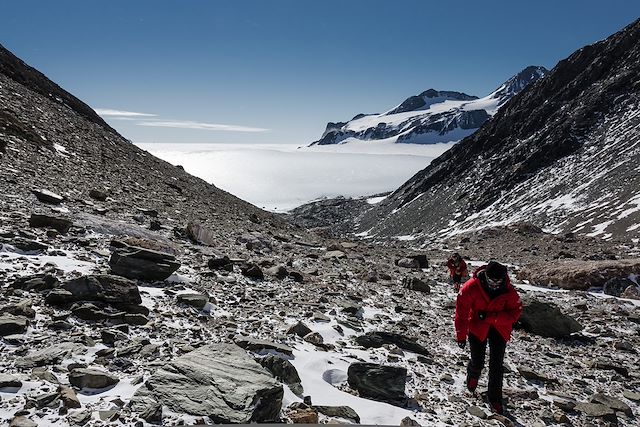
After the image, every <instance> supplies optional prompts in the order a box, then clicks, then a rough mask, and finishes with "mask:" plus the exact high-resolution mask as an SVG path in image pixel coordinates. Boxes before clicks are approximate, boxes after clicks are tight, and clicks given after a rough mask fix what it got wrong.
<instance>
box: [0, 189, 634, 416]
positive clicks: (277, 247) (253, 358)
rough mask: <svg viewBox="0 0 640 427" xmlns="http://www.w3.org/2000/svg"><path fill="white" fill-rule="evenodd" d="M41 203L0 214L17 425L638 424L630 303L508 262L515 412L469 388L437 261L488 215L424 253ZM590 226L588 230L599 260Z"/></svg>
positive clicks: (4, 406) (11, 398) (11, 402)
mask: <svg viewBox="0 0 640 427" xmlns="http://www.w3.org/2000/svg"><path fill="white" fill-rule="evenodd" d="M40 197H42V195H40ZM32 203H33V204H34V205H37V206H38V209H37V211H38V212H40V213H42V212H43V209H44V210H46V209H49V213H50V214H51V217H47V218H49V219H48V220H47V219H41V221H45V222H46V223H47V224H46V225H47V226H44V225H43V224H41V223H40V222H38V221H34V219H33V216H32V213H31V212H30V211H29V209H25V208H24V207H22V206H16V208H15V209H13V210H11V209H7V210H5V211H4V212H3V213H2V218H1V219H2V227H1V230H0V238H1V244H2V247H1V249H0V280H1V282H2V288H1V290H0V292H2V300H3V303H2V307H0V310H1V312H2V313H3V314H2V315H1V317H0V335H2V343H1V344H0V345H1V347H2V351H1V353H0V372H1V375H0V396H1V398H2V401H1V402H0V417H1V418H2V419H3V422H7V423H11V425H14V426H30V425H87V426H89V425H111V424H113V425H121V424H124V425H134V424H139V425H146V424H163V425H179V424H199V423H207V424H208V423H214V422H227V423H228V422H249V421H251V420H254V421H278V420H282V421H285V422H297V423H299V422H326V423H334V422H339V423H342V422H348V423H357V422H359V423H366V424H389V425H398V424H400V423H401V422H402V423H403V424H405V425H407V424H408V425H412V423H418V424H421V425H526V426H529V425H539V426H542V425H563V424H564V425H575V426H588V425H610V424H616V423H617V424H618V425H629V426H631V425H635V424H636V423H637V419H636V415H637V413H638V412H637V411H638V401H639V400H640V372H639V371H638V362H639V356H638V353H637V349H638V348H639V346H638V344H639V341H640V338H639V331H640V316H639V312H638V304H637V301H634V300H631V299H621V298H616V297H612V296H608V295H604V294H602V293H590V292H586V291H584V290H571V291H566V290H560V289H547V288H539V287H535V286H532V285H531V284H529V283H527V282H523V281H522V280H517V279H516V286H517V288H518V291H519V293H520V294H521V296H522V298H523V299H524V300H525V305H526V306H527V307H528V311H527V309H525V314H526V319H525V321H524V322H523V324H522V325H521V329H518V330H516V331H515V334H514V337H513V340H512V341H511V342H510V344H509V346H508V353H507V357H506V362H505V371H506V373H505V397H506V401H507V409H508V413H509V415H510V418H509V419H507V418H502V417H499V416H496V415H491V412H490V411H489V410H488V407H487V406H486V404H485V403H484V401H483V386H486V376H483V379H482V380H481V383H480V388H479V392H478V393H477V394H476V395H472V394H470V393H469V392H467V391H466V389H465V387H464V378H465V366H466V362H467V360H468V352H467V351H464V350H460V349H459V348H458V347H457V345H456V343H455V342H454V340H453V312H454V304H455V297H456V295H455V293H454V292H453V289H452V288H451V286H450V285H449V284H448V283H447V277H446V275H445V270H446V269H445V267H444V266H443V261H444V256H445V255H446V254H447V253H448V252H450V251H451V250H452V249H454V248H457V250H460V251H461V252H463V253H464V251H465V246H464V245H467V247H466V250H467V251H468V252H472V250H474V249H475V250H478V251H481V250H482V247H485V248H486V247H487V246H490V245H491V238H490V237H491V233H489V232H487V233H485V235H486V236H488V237H487V238H486V239H485V240H483V242H484V243H482V242H477V241H473V240H471V239H469V240H463V242H450V243H449V244H448V245H447V244H446V243H445V244H441V245H440V247H439V248H433V249H432V250H429V251H426V252H422V253H418V252H415V251H414V250H411V249H408V248H403V247H384V246H376V245H369V244H367V243H366V242H362V241H361V242H347V241H339V240H334V241H332V240H327V239H323V238H320V237H317V236H314V235H312V234H307V233H306V232H302V231H300V233H299V234H298V233H296V232H295V229H291V231H289V232H287V231H285V230H281V231H279V232H276V231H273V232H267V231H259V230H258V227H257V226H255V224H254V223H253V222H251V221H247V222H246V225H245V226H244V227H242V228H240V227H238V228H236V229H235V230H234V232H229V231H228V230H227V231H225V233H224V236H225V238H226V237H228V236H229V235H231V236H232V237H233V238H234V240H229V239H226V240H225V239H223V238H222V237H220V236H218V238H219V240H218V241H219V242H221V244H220V245H219V246H217V245H216V244H215V239H214V238H213V237H212V236H216V232H215V230H211V229H207V228H206V227H204V226H200V227H198V226H197V225H195V224H191V226H187V224H185V225H184V227H182V228H180V227H174V228H171V229H169V228H168V227H163V228H161V229H159V230H157V229H156V230H155V231H152V230H150V228H156V227H151V224H152V221H155V220H156V218H155V217H153V216H148V215H146V216H145V215H144V214H141V215H142V217H141V218H138V219H137V220H132V219H131V218H132V216H133V215H132V216H129V215H125V214H122V215H119V216H116V217H114V216H113V215H112V216H111V217H104V216H100V215H95V214H93V213H90V212H85V213H83V212H80V210H81V209H78V208H77V207H76V212H74V213H73V214H69V213H67V214H66V218H71V221H72V223H73V225H71V226H70V228H68V230H67V229H64V227H63V229H62V231H61V230H60V229H58V231H56V225H57V223H56V222H55V220H51V218H55V217H56V215H60V214H59V212H56V211H60V210H61V209H64V203H62V204H56V205H49V204H45V203H41V202H39V201H38V200H37V199H36V197H35V196H33V200H32ZM50 206H53V209H54V210H53V211H51V209H50ZM91 209H93V208H91ZM133 213H134V212H132V213H131V214H133ZM29 224H31V226H30V225H29ZM131 236H136V237H131ZM198 240H200V244H199V243H196V242H197V241H198ZM203 240H206V241H207V243H208V244H201V243H204V242H203ZM516 240H517V239H516ZM454 245H457V246H454ZM594 245H595V246H594V247H593V248H589V247H588V246H584V245H583V246H581V247H582V248H583V250H584V251H590V252H591V255H592V258H595V259H598V258H600V259H601V258H602V256H601V254H602V252H603V251H604V249H602V248H601V247H600V246H598V245H597V244H594ZM492 247H494V248H495V247H497V246H496V245H493V246H492ZM616 248H617V249H616ZM607 251H608V253H610V255H608V256H607V257H608V258H610V259H617V258H621V257H629V256H632V255H633V254H634V251H635V249H634V248H633V247H618V246H614V245H610V247H609V249H607ZM616 251H617V252H616ZM574 252H575V250H574ZM525 253H527V251H525ZM528 253H529V255H530V253H531V251H530V250H529V251H528ZM114 254H116V257H114ZM118 254H119V255H118ZM598 254H600V255H598ZM416 255H417V256H416ZM420 255H427V256H428V258H429V261H430V263H429V265H428V266H427V265H426V264H424V261H425V260H424V258H425V257H423V256H420ZM479 255H485V253H482V252H479ZM486 255H489V254H488V253H486ZM575 255H580V256H579V258H582V257H583V256H584V257H585V259H587V258H589V257H588V256H587V255H586V254H585V255H583V254H577V253H574V256H575ZM117 256H120V258H117ZM474 258H475V260H472V261H471V263H472V265H479V264H481V263H482V260H483V259H487V258H483V257H474ZM118 259H119V260H120V261H117V260H118ZM537 260H538V261H543V259H537ZM507 261H508V262H510V263H512V264H514V266H513V267H512V276H514V277H515V276H516V274H515V273H516V271H515V270H519V265H518V264H517V258H516V257H513V258H509V259H507ZM526 261H528V262H529V261H532V259H529V258H527V259H526ZM122 263H125V264H122ZM122 265H126V266H127V269H128V271H135V272H136V273H135V275H136V277H133V278H129V279H126V278H123V277H122V275H123V274H124V275H127V273H123V272H122ZM176 268H177V270H176V271H175V272H173V273H171V270H175V269H176ZM125 270H126V269H125ZM165 270H166V271H165ZM158 271H164V272H165V273H168V275H169V277H168V278H167V279H166V280H159V279H158V278H154V275H155V274H158ZM115 273H118V274H120V275H118V274H115ZM632 277H633V276H632ZM551 304H553V305H554V306H556V307H557V309H556V310H554V309H553V307H552V306H551ZM536 310H538V311H536ZM565 316H570V318H566V317H565ZM576 325H577V326H576ZM256 362H257V363H256Z"/></svg>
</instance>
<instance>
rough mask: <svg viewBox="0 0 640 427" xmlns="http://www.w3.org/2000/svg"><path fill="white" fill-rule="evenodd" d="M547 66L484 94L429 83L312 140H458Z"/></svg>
mask: <svg viewBox="0 0 640 427" xmlns="http://www.w3.org/2000/svg"><path fill="white" fill-rule="evenodd" d="M547 72H548V71H547V69H546V68H544V67H540V66H530V67H527V68H525V69H524V70H522V71H521V72H519V73H518V74H516V75H515V76H513V77H511V78H510V79H509V80H507V81H506V82H504V83H503V84H502V85H500V87H499V88H497V89H496V90H495V91H493V92H492V93H490V94H489V95H487V96H485V97H484V98H478V97H477V96H471V95H467V94H466V93H460V92H452V91H437V90H435V89H429V90H426V91H424V92H422V93H421V94H419V95H415V96H411V97H409V98H407V99H406V100H404V101H403V102H402V103H401V104H400V105H398V106H396V107H394V108H392V109H391V110H389V111H387V112H385V113H382V114H368V115H367V114H358V115H357V116H355V117H354V118H353V119H351V120H349V121H348V122H339V123H331V122H330V123H328V124H327V128H326V130H325V131H324V133H323V135H322V137H321V138H320V140H318V141H315V142H313V143H312V144H311V145H328V144H343V143H347V142H350V141H354V140H388V141H389V142H398V143H412V144H435V143H438V142H451V141H458V140H460V139H462V138H464V137H466V136H469V135H471V134H472V133H473V132H475V131H476V129H478V128H479V127H480V126H482V124H483V123H484V122H485V121H486V120H487V119H488V118H489V117H491V116H493V115H494V114H495V113H496V112H497V111H498V109H499V108H500V107H501V106H502V105H504V104H505V103H506V102H507V101H508V100H509V99H511V97H513V96H514V95H515V94H517V93H518V92H520V91H521V90H522V89H524V88H525V87H526V86H527V85H529V84H531V83H533V82H535V81H536V80H538V79H539V78H541V77H544V76H545V74H546V73H547Z"/></svg>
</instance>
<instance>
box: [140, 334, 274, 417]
mask: <svg viewBox="0 0 640 427" xmlns="http://www.w3.org/2000/svg"><path fill="white" fill-rule="evenodd" d="M283 395H284V392H283V389H282V386H281V385H280V384H279V383H278V382H277V381H276V380H274V379H273V377H272V376H271V375H270V374H269V373H268V372H267V371H266V370H265V369H264V368H262V367H261V366H260V365H259V364H258V363H257V362H255V361H254V360H253V359H252V358H251V357H249V356H248V355H247V354H246V352H245V351H244V350H242V349H240V348H239V347H237V346H235V345H233V344H210V345H206V346H203V347H200V348H199V349H197V350H194V351H192V352H190V353H187V354H185V355H184V356H182V357H179V358H177V359H175V360H173V361H171V362H170V363H168V364H167V365H165V366H164V367H162V368H160V369H158V370H157V371H156V373H155V374H154V375H153V376H152V377H151V378H149V379H148V380H147V382H146V387H145V386H143V387H141V388H140V389H138V391H137V392H136V393H135V395H134V396H133V398H132V399H131V404H130V405H131V409H132V410H133V411H134V412H138V413H141V412H144V411H145V410H148V409H149V405H150V402H157V403H159V404H161V405H164V406H166V407H167V408H168V409H169V410H171V411H172V412H175V413H179V414H189V415H193V416H208V417H210V418H211V419H212V420H213V421H214V422H215V423H250V422H273V421H276V420H277V419H278V417H279V414H280V409H281V406H282V398H283Z"/></svg>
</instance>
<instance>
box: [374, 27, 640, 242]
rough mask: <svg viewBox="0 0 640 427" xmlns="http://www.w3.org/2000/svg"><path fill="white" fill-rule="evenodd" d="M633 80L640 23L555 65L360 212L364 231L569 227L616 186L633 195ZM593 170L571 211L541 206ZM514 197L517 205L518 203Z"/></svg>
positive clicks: (636, 100)
mask: <svg viewBox="0 0 640 427" xmlns="http://www.w3.org/2000/svg"><path fill="white" fill-rule="evenodd" d="M638 76H640V22H639V21H636V22H634V23H633V24H631V25H629V26H628V27H626V28H625V29H623V30H622V31H620V32H618V33H616V34H614V35H612V36H611V37H609V38H608V39H606V40H603V41H601V42H598V43H595V44H593V45H590V46H586V47H584V48H582V49H579V50H578V51H576V52H575V53H573V54H572V55H571V56H569V57H568V58H567V59H565V60H563V61H561V62H559V63H558V65H557V66H556V67H555V68H554V69H553V70H552V71H551V72H550V73H549V74H548V75H547V76H546V77H545V78H544V79H541V80H538V81H537V82H536V83H534V84H532V85H531V86H529V87H528V88H526V89H525V90H524V91H522V92H521V93H520V94H518V95H516V96H515V97H513V98H512V99H511V100H510V101H509V102H508V103H507V104H505V105H504V106H503V108H502V109H500V110H499V111H498V113H497V114H496V115H495V116H494V118H493V119H492V120H490V121H488V122H487V123H485V124H484V125H483V127H482V128H481V129H480V130H478V131H477V132H476V133H475V134H474V135H472V136H470V137H468V138H465V139H464V140H463V141H461V142H460V143H458V144H457V145H456V146H454V147H453V148H452V149H451V150H449V151H448V152H446V153H445V154H443V155H442V156H441V157H439V158H437V159H435V160H434V161H433V162H432V163H431V164H430V165H429V166H428V167H427V168H425V169H424V170H422V171H421V172H419V173H417V174H416V175H415V176H414V177H412V178H411V179H410V180H409V181H408V182H407V183H405V184H404V185H403V186H402V187H400V188H399V189H398V190H396V191H395V192H394V193H393V194H392V195H391V196H390V197H389V198H387V199H386V200H385V201H384V202H383V203H382V204H381V205H380V206H379V207H377V208H375V209H373V210H372V211H370V212H368V213H366V214H365V215H364V217H363V218H362V221H361V229H362V230H370V233H371V234H376V235H379V236H382V237H384V236H393V235H403V234H425V235H434V234H437V233H438V232H440V231H444V232H445V233H447V232H454V230H458V231H459V230H460V229H461V228H475V227H481V226H486V225H491V224H492V223H496V222H512V221H515V220H534V221H535V222H537V223H538V224H539V225H541V226H543V227H547V228H550V229H554V230H572V227H573V226H577V224H578V221H574V220H572V219H571V218H573V217H576V218H578V217H580V216H581V211H582V210H584V209H586V208H589V207H592V205H593V203H596V202H597V201H598V200H601V199H602V197H605V196H607V195H608V194H610V193H611V191H613V190H615V188H616V187H615V185H622V186H628V187H627V189H628V188H635V189H636V193H637V189H638V188H639V187H640V182H639V181H638V175H639V174H638V170H637V165H638V163H639V161H640V154H639V147H638V129H639V127H638V126H639V121H638V115H637V111H638V107H639V104H640V77H638ZM569 156H572V157H569ZM560 160H563V162H560ZM617 160H619V161H621V163H616V161H617ZM602 165H607V166H606V167H601V166H602ZM596 166H597V167H599V170H600V171H601V175H602V176H601V177H600V178H599V179H598V180H596V181H594V182H592V183H591V184H590V185H588V186H587V187H584V188H583V191H581V194H580V199H579V200H575V202H576V203H575V204H572V205H570V204H569V203H564V202H559V203H560V205H561V206H560V207H558V205H548V206H546V207H545V206H541V204H543V203H544V202H545V201H546V200H549V199H558V200H560V199H561V198H562V197H563V196H564V195H567V196H568V195H569V194H570V193H571V191H572V190H573V189H575V188H580V186H581V185H583V184H584V183H585V182H586V181H585V180H587V179H588V177H589V175H590V171H593V170H594V169H593V168H594V167H596ZM614 166H615V167H614ZM605 175H606V176H607V177H606V178H605ZM592 177H593V176H592ZM616 182H617V184H614V183H616ZM623 193H624V194H623ZM632 196H633V191H631V192H629V191H621V193H620V197H617V198H616V199H615V200H612V201H611V203H609V204H606V206H605V205H603V206H601V209H599V210H598V212H599V213H602V214H603V215H604V214H606V213H607V212H608V211H610V212H613V211H614V210H615V208H616V207H618V206H622V207H623V209H624V210H626V209H630V208H631V205H634V203H635V202H634V201H633V199H632ZM516 199H519V200H520V201H521V203H514V201H515V200H516ZM490 207H491V209H488V208H490ZM552 208H553V209H552ZM563 208H564V209H563ZM497 212H500V214H499V215H498V214H497ZM551 212H552V213H553V214H551ZM380 218H383V219H382V221H380ZM625 221H626V223H628V226H627V227H624V229H622V228H620V227H616V226H615V224H614V223H615V222H616V221H613V222H611V223H610V224H609V225H610V226H611V229H610V230H608V231H607V232H606V233H607V234H615V235H620V234H624V233H626V229H627V228H628V227H633V225H635V224H636V223H637V222H640V218H638V213H637V212H635V211H634V212H631V213H630V214H628V215H626V216H625ZM602 223H604V220H603V221H596V222H594V223H592V225H594V226H598V224H602ZM634 230H636V229H632V230H631V231H634ZM578 231H588V230H578Z"/></svg>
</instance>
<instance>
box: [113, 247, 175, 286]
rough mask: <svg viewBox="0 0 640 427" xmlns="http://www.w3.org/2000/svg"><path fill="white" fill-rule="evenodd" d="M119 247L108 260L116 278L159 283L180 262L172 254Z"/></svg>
mask: <svg viewBox="0 0 640 427" xmlns="http://www.w3.org/2000/svg"><path fill="white" fill-rule="evenodd" d="M112 244H113V242H112ZM122 245H124V246H122ZM119 246H120V247H119V248H118V249H116V250H115V251H114V252H113V253H112V254H111V258H110V259H109V266H110V267H111V270H112V271H113V273H114V274H117V275H118V276H123V277H126V278H128V279H140V280H147V281H160V280H165V279H167V278H168V277H169V276H171V275H172V274H173V273H174V272H175V271H176V270H177V269H178V268H179V267H180V262H178V261H176V257H175V256H174V255H172V254H169V253H166V252H159V251H154V250H151V249H145V248H141V247H137V246H129V245H127V244H122V243H121V244H120V245H119Z"/></svg>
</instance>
